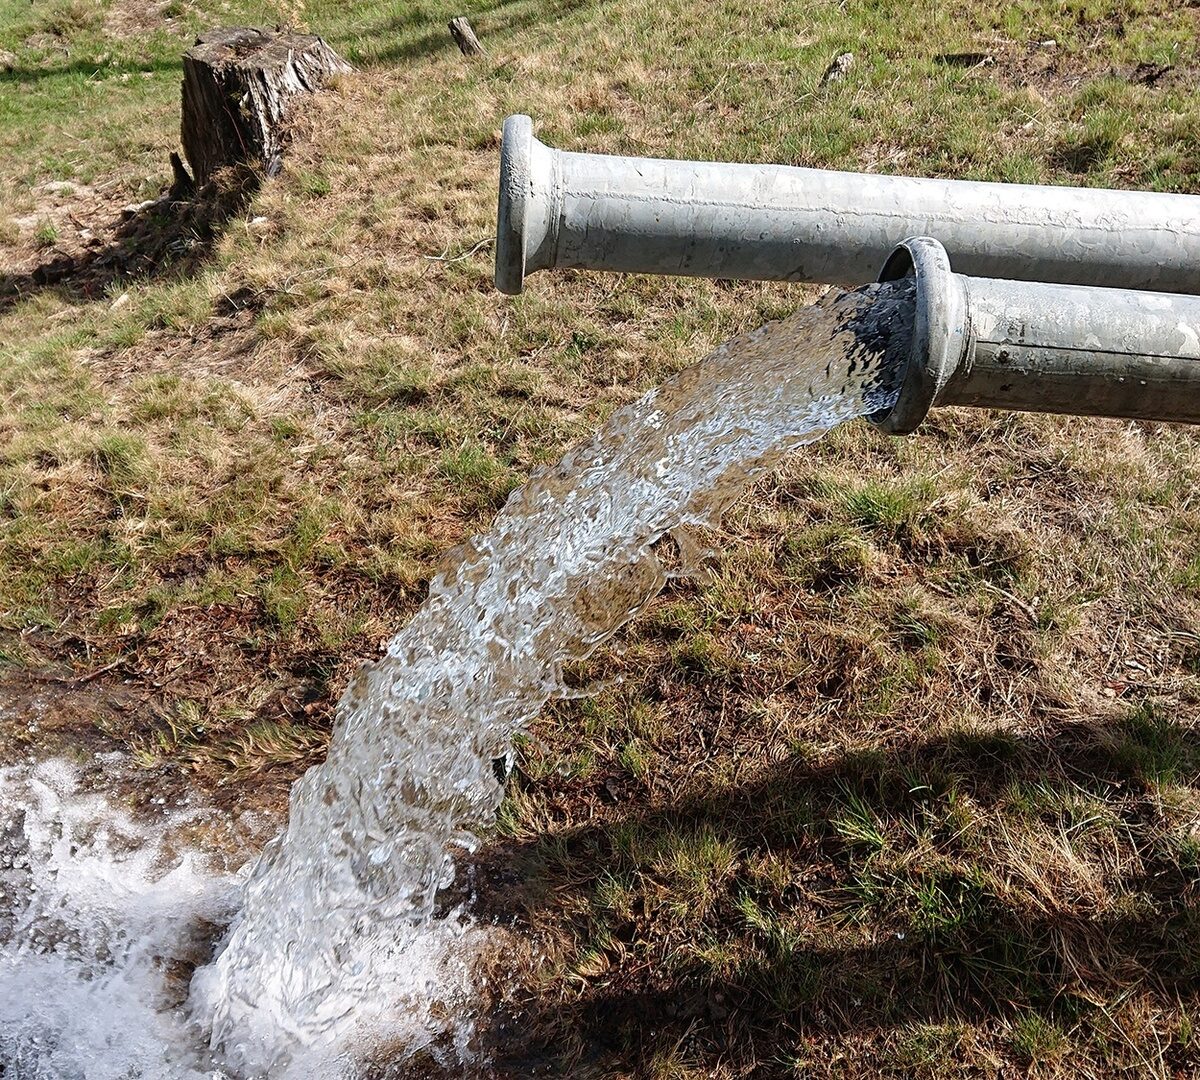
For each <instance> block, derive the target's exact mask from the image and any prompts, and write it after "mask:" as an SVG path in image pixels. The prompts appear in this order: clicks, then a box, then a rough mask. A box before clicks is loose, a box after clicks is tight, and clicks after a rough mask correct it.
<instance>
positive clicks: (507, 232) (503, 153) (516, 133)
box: [496, 116, 533, 296]
mask: <svg viewBox="0 0 1200 1080" xmlns="http://www.w3.org/2000/svg"><path fill="white" fill-rule="evenodd" d="M532 157H533V121H532V120H531V119H530V118H529V117H528V116H510V117H509V118H508V119H507V120H505V121H504V134H503V136H502V138H501V140H500V205H499V207H497V210H496V288H497V289H499V290H500V291H501V292H502V293H508V294H509V295H510V296H516V295H517V294H518V293H520V291H521V290H522V289H523V288H524V287H525V214H526V210H527V203H528V200H529V170H530V163H531V160H532Z"/></svg>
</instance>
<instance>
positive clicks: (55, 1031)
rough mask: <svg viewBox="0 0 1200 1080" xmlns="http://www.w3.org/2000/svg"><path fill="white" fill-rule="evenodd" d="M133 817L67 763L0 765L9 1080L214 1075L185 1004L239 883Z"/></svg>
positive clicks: (0, 894)
mask: <svg viewBox="0 0 1200 1080" xmlns="http://www.w3.org/2000/svg"><path fill="white" fill-rule="evenodd" d="M205 816H206V815H205V814H204V812H203V811H200V810H196V809H188V808H184V809H174V810H172V811H170V812H168V813H165V814H162V815H160V816H159V817H158V819H157V820H147V821H141V820H134V819H133V818H132V817H131V816H130V815H129V814H128V813H127V812H125V811H124V810H122V809H121V808H119V807H115V806H113V805H112V804H111V803H110V802H109V801H108V799H106V798H105V797H104V796H103V795H101V794H97V793H94V792H89V791H88V790H86V788H85V787H84V786H83V785H81V782H80V777H79V774H78V772H77V770H76V769H75V768H74V767H73V766H72V765H70V764H68V763H66V762H63V761H48V762H42V763H41V764H38V765H36V766H10V767H8V768H4V769H0V944H2V945H3V949H2V950H0V1076H3V1077H5V1078H7V1080H129V1078H130V1077H146V1078H149V1077H163V1076H170V1077H173V1078H175V1080H202V1078H206V1077H212V1076H214V1075H216V1074H214V1073H213V1071H212V1065H211V1061H210V1055H209V1054H208V1052H207V1050H206V1048H205V1047H204V1044H203V1041H202V1040H201V1039H200V1038H198V1037H197V1036H198V1033H197V1032H196V1031H194V1030H192V1029H191V1026H190V1025H189V1023H188V1021H187V1018H186V1016H185V1014H184V1013H183V1011H182V1010H178V1009H175V1010H171V1009H169V1008H164V1005H166V1004H169V1003H170V1002H171V999H172V998H174V1001H175V1002H176V1003H178V1002H179V1001H181V1000H182V999H183V996H184V994H185V993H186V990H187V982H186V972H187V971H190V967H191V965H193V964H195V963H196V961H197V960H198V959H201V958H203V956H205V955H206V947H207V941H208V939H209V938H210V937H211V934H212V932H213V931H214V930H217V929H219V928H220V927H221V926H224V925H225V924H226V923H227V922H228V920H229V919H230V918H231V917H232V915H233V913H234V911H235V910H236V907H237V900H238V890H237V887H236V881H235V878H234V877H233V876H232V875H230V874H228V873H226V872H224V871H223V870H220V869H214V868H212V867H211V866H209V865H208V864H207V860H203V859H201V858H200V857H199V855H198V854H197V853H196V852H194V851H183V852H173V851H172V846H173V845H172V840H171V837H172V834H174V833H176V832H178V831H179V830H181V829H183V830H186V829H187V828H188V827H189V826H191V827H194V826H196V825H198V824H202V823H203V822H204V819H205Z"/></svg>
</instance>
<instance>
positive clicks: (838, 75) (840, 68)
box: [820, 52, 854, 86]
mask: <svg viewBox="0 0 1200 1080" xmlns="http://www.w3.org/2000/svg"><path fill="white" fill-rule="evenodd" d="M852 67H854V53H852V52H844V53H842V54H841V55H839V56H835V57H834V58H833V62H832V63H831V64H830V65H829V67H827V68H826V69H825V74H824V75H822V76H821V83H820V85H821V86H828V85H829V84H830V83H836V82H841V81H842V80H843V79H844V78H845V77H846V76H847V75H848V74H849V73H850V69H851V68H852Z"/></svg>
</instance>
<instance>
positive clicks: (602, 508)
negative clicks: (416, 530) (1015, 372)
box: [0, 283, 913, 1078]
mask: <svg viewBox="0 0 1200 1080" xmlns="http://www.w3.org/2000/svg"><path fill="white" fill-rule="evenodd" d="M912 310H913V303H912V285H911V283H898V284H892V285H886V286H869V287H867V288H865V289H862V290H859V291H857V292H854V293H847V294H830V296H829V297H827V299H826V300H825V301H823V302H822V303H821V304H819V305H816V306H814V307H811V308H806V309H804V310H802V311H800V312H798V313H797V314H795V315H793V316H791V317H790V318H788V319H785V320H784V321H782V322H779V323H774V324H771V325H769V326H767V327H763V328H761V329H759V330H756V331H754V332H753V333H750V334H747V335H744V336H742V337H740V338H736V339H734V340H732V341H730V342H728V343H726V344H725V345H723V346H722V347H721V348H719V349H717V350H716V352H714V353H713V354H712V355H711V356H709V357H708V358H707V359H706V360H704V361H703V362H702V363H700V364H697V365H696V366H695V367H692V368H689V369H688V370H686V371H684V372H682V373H681V374H679V375H678V376H676V377H675V378H673V379H671V380H669V381H668V382H666V383H664V384H663V385H662V386H660V387H658V388H657V389H656V390H653V391H651V392H650V393H649V394H647V395H646V396H645V397H643V398H641V399H640V400H639V401H637V402H635V403H634V404H632V405H630V406H628V407H626V408H624V409H622V410H620V411H618V412H617V413H615V414H614V415H613V416H612V417H611V419H610V420H609V421H608V422H607V423H606V424H605V425H604V426H603V427H602V428H601V430H600V431H599V432H598V433H597V434H596V436H595V437H594V438H593V439H591V440H590V441H588V442H586V443H584V444H582V445H580V446H578V447H577V448H575V449H573V450H571V451H570V452H569V453H568V454H567V455H566V456H565V457H564V458H563V459H562V460H561V461H560V462H559V463H558V464H556V465H554V466H552V467H549V468H545V469H542V470H540V471H538V472H536V473H535V474H534V475H533V476H532V477H531V478H530V479H529V481H528V482H527V483H526V484H525V485H524V486H523V487H522V488H520V489H519V490H517V491H516V492H514V493H513V495H512V496H511V497H510V498H509V500H508V502H507V504H506V505H505V507H504V508H503V510H502V511H501V512H500V513H499V514H498V515H497V517H496V519H495V522H494V523H493V526H492V528H491V530H490V531H489V532H487V533H485V534H483V535H480V536H477V537H475V538H474V539H472V540H471V541H469V542H468V543H466V544H464V545H463V546H462V547H461V548H459V549H458V550H457V551H456V552H453V553H452V554H451V556H450V557H449V559H448V560H447V565H448V566H449V569H447V570H445V571H444V572H443V573H441V574H439V575H438V576H437V577H435V578H434V580H433V582H432V583H431V585H430V589H429V598H428V600H427V601H426V603H425V605H424V606H423V607H422V608H421V610H420V611H418V612H417V614H416V615H415V616H414V617H413V618H412V620H411V621H410V622H409V623H408V625H407V626H406V627H405V628H404V630H403V631H402V632H401V633H400V634H399V635H397V637H396V638H395V639H394V640H393V641H392V642H391V644H390V646H389V647H388V650H387V653H386V655H385V656H384V657H383V658H382V659H381V660H379V661H377V662H375V663H373V664H370V665H367V666H365V667H364V668H363V669H362V670H361V671H360V672H359V673H358V674H357V675H356V676H355V678H354V679H353V680H352V681H351V683H350V685H349V687H348V688H347V690H346V692H345V694H344V696H343V698H342V700H341V702H340V705H339V708H338V720H337V724H336V726H335V731H334V735H333V740H332V742H331V745H330V749H329V756H328V759H327V760H326V761H325V762H324V763H323V764H322V765H319V766H316V767H314V768H312V769H310V770H309V772H308V773H306V774H305V775H304V776H303V777H302V778H301V779H300V780H299V781H298V782H297V783H296V785H295V786H294V788H293V789H292V793H291V800H290V807H289V822H288V826H287V828H286V830H285V831H284V832H283V833H282V834H281V835H280V836H278V837H277V838H276V839H275V840H273V841H272V842H271V843H270V844H269V845H268V846H267V848H266V849H265V850H264V852H263V854H262V857H261V859H260V860H259V861H258V864H257V866H256V867H255V869H254V871H253V873H252V875H251V876H250V877H249V880H248V881H247V882H246V884H245V886H244V889H243V892H242V896H241V906H240V910H239V912H238V914H237V916H236V917H235V918H234V920H233V923H232V925H231V926H230V929H229V933H228V936H227V940H226V941H225V943H224V946H223V948H222V950H221V952H220V954H219V956H218V957H217V959H216V960H215V962H214V963H212V964H211V965H210V966H208V967H206V968H203V969H202V970H200V971H199V972H197V974H196V976H195V978H194V980H193V982H192V991H191V1004H190V1010H191V1012H190V1016H191V1019H192V1020H193V1021H194V1023H195V1024H196V1025H198V1027H200V1028H201V1029H203V1030H206V1031H208V1032H210V1033H211V1047H212V1049H213V1052H214V1053H215V1055H216V1058H217V1059H218V1060H220V1061H221V1062H222V1063H223V1067H225V1068H227V1069H230V1070H232V1071H233V1074H234V1075H238V1076H258V1075H266V1076H271V1077H277V1076H309V1075H314V1066H313V1062H314V1061H315V1060H317V1058H321V1059H322V1060H329V1059H330V1055H331V1054H332V1055H334V1056H336V1054H337V1053H338V1052H339V1048H346V1047H352V1046H354V1045H356V1044H357V1042H358V1041H359V1040H361V1039H362V1038H364V1037H369V1036H370V1035H371V1034H381V1033H382V1034H383V1035H386V1037H387V1038H388V1040H389V1041H390V1042H392V1043H396V1044H399V1045H400V1046H402V1047H403V1049H404V1052H414V1051H415V1050H417V1049H419V1048H421V1047H422V1046H424V1045H427V1044H430V1043H431V1042H432V1041H433V1040H435V1039H438V1038H441V1039H443V1040H446V1039H447V1038H448V1039H449V1041H450V1043H451V1044H452V1045H453V1044H454V1043H455V1042H456V1041H457V1052H458V1053H459V1054H465V1053H467V1045H466V1044H467V1041H468V1040H469V1036H470V1031H469V1025H467V1024H464V1023H461V1022H460V1021H459V1018H461V1016H462V1015H463V1012H464V1008H465V1007H466V1005H467V1004H469V997H470V995H471V979H472V973H471V961H470V956H471V952H472V949H473V947H474V942H475V940H476V936H477V935H482V934H483V931H481V930H479V929H477V928H473V927H472V926H471V925H470V922H469V919H468V917H467V916H466V915H465V913H463V912H460V911H452V912H450V913H449V914H447V913H445V912H439V913H437V915H436V917H435V904H436V901H437V899H438V895H439V892H441V891H442V890H443V889H445V887H446V886H447V885H449V884H450V883H451V882H452V880H453V878H454V874H455V859H456V856H457V855H459V854H461V853H466V852H469V851H471V850H472V849H473V847H474V845H475V838H474V833H473V830H474V829H476V828H478V827H480V826H483V825H485V824H486V823H487V822H488V821H489V820H490V819H491V817H492V815H493V814H494V812H495V809H496V807H497V805H498V804H499V802H500V799H501V796H502V788H501V785H500V784H499V782H498V781H497V779H496V776H495V772H494V770H493V761H494V760H495V759H496V758H499V757H502V756H504V755H505V754H506V753H507V752H508V750H509V748H510V744H511V739H512V737H513V735H514V734H515V733H517V732H518V731H519V730H520V729H521V728H522V726H523V725H525V724H526V723H527V722H528V721H529V720H531V719H532V718H533V717H535V716H536V715H537V713H538V711H539V710H540V709H541V708H542V706H543V705H544V704H545V703H546V702H547V700H549V699H550V698H552V697H554V696H556V695H561V694H563V693H564V691H565V683H564V678H563V667H564V665H565V664H567V663H568V662H570V661H573V660H577V659H581V658H583V657H586V656H588V655H589V654H590V653H591V652H592V651H593V650H594V649H595V648H596V647H597V646H598V645H599V644H600V643H602V642H603V641H604V640H605V639H607V638H608V637H610V636H611V635H612V634H613V633H614V632H615V631H616V630H617V629H618V628H619V627H620V626H621V625H623V624H624V623H625V622H627V621H628V620H629V619H630V618H632V617H633V616H634V615H635V614H636V613H637V612H638V611H639V610H641V609H642V607H644V605H645V604H646V603H647V602H648V601H649V600H650V599H652V598H653V597H654V596H655V595H656V594H657V592H658V591H659V589H660V588H661V587H662V585H663V583H664V581H665V580H666V577H667V571H666V570H665V569H664V566H663V564H662V563H661V562H660V560H659V559H658V557H656V555H655V553H654V551H653V550H652V549H653V546H654V545H655V544H656V542H658V541H659V540H660V539H662V538H663V537H664V536H667V535H668V534H671V533H672V532H673V531H675V530H679V529H680V528H682V527H686V526H691V525H711V524H715V523H716V522H717V521H719V519H720V517H721V515H722V514H723V512H724V511H725V509H726V508H727V507H728V506H729V504H730V503H731V501H732V500H733V499H735V498H736V497H737V496H738V495H739V494H740V493H741V492H742V491H743V490H744V488H745V486H746V484H747V483H748V482H749V481H751V480H753V479H754V478H755V477H758V476H761V475H762V474H763V473H765V472H766V471H768V470H769V469H771V468H772V467H773V466H774V465H776V464H777V463H778V462H779V461H780V459H781V458H782V457H783V456H784V455H786V454H787V453H788V452H789V451H791V450H793V449H795V448H796V447H797V446H800V445H802V444H804V443H806V442H810V441H812V440H814V439H816V438H818V437H820V435H822V434H823V433H824V432H826V431H828V430H829V429H830V428H832V427H833V426H835V425H836V424H839V423H842V422H844V421H846V420H849V419H851V418H853V417H856V416H862V415H864V414H869V413H871V412H874V411H875V410H878V409H883V408H886V407H888V406H890V405H891V404H892V402H893V401H894V400H895V397H896V393H897V384H898V378H899V376H900V374H901V373H902V370H903V364H902V359H903V357H904V356H906V355H907V345H908V341H909V337H910V334H911V320H912ZM17 945H18V946H19V947H20V946H22V945H23V943H21V942H18V943H17ZM24 947H28V946H27V945H25V946H24ZM5 948H6V949H8V950H10V951H11V950H12V949H13V948H14V946H13V943H12V942H11V941H10V942H9V944H8V945H6V946H5ZM5 994H6V990H5V989H3V988H0V1040H2V1038H3V1034H4V1029H3V1024H4V1016H5V1009H4V1007H3V1002H4V997H5ZM0 1048H2V1043H0ZM84 1052H85V1051H84V1049H83V1048H80V1053H84ZM5 1075H7V1074H5ZM18 1075H26V1074H25V1073H20V1074H18ZM28 1075H34V1076H36V1075H40V1074H38V1073H35V1072H32V1073H29V1074H28ZM80 1075H81V1076H83V1077H88V1078H90V1077H91V1076H92V1075H93V1074H92V1073H91V1072H88V1071H86V1070H85V1071H81V1072H80ZM95 1075H98V1076H99V1075H105V1076H107V1075H109V1074H108V1073H103V1074H101V1073H99V1072H97V1073H96V1074H95ZM114 1075H116V1074H114ZM124 1075H139V1073H138V1072H137V1071H136V1070H134V1071H130V1072H128V1073H127V1074H124ZM145 1075H147V1076H149V1075H151V1074H150V1073H145ZM156 1075H157V1074H156ZM180 1075H186V1074H184V1073H182V1072H181V1073H180Z"/></svg>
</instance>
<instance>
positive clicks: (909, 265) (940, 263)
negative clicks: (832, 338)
mask: <svg viewBox="0 0 1200 1080" xmlns="http://www.w3.org/2000/svg"><path fill="white" fill-rule="evenodd" d="M909 276H912V277H914V278H916V283H917V301H916V303H917V310H916V315H915V318H914V320H913V337H912V350H911V353H910V355H909V360H908V366H907V368H906V369H905V372H904V381H903V383H902V385H901V388H900V396H899V398H897V399H896V404H895V405H893V406H892V407H891V408H890V409H888V410H886V411H884V412H878V413H875V414H873V415H872V416H871V417H869V419H870V420H871V422H872V423H873V424H875V425H876V426H877V427H879V428H880V429H881V430H883V431H886V432H888V433H889V434H891V435H910V434H912V433H913V432H914V431H916V430H917V428H918V427H920V426H921V423H922V422H923V421H924V419H925V417H926V415H927V414H928V413H929V409H930V407H931V406H932V405H933V402H934V400H935V399H936V398H937V396H938V394H939V393H940V392H941V390H942V388H943V387H944V386H945V385H946V383H947V382H948V381H949V379H950V376H951V375H953V374H954V371H955V369H956V368H957V367H958V364H959V362H960V361H961V360H962V357H963V355H964V353H965V351H966V347H967V339H968V335H969V326H968V315H967V297H966V293H965V292H964V291H963V287H962V283H961V281H960V280H959V278H958V276H957V275H956V274H954V273H953V272H952V271H951V269H950V257H949V256H948V255H947V254H946V249H945V248H944V247H942V245H941V244H940V243H939V242H938V241H937V240H934V239H932V238H931V237H928V236H914V237H910V238H909V239H907V240H904V241H902V242H901V243H900V244H899V245H898V246H897V247H896V249H895V250H894V251H893V252H892V254H891V255H890V256H889V257H888V260H887V262H885V263H884V264H883V269H882V270H881V271H880V272H879V280H880V281H897V280H899V279H900V278H904V277H909Z"/></svg>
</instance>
